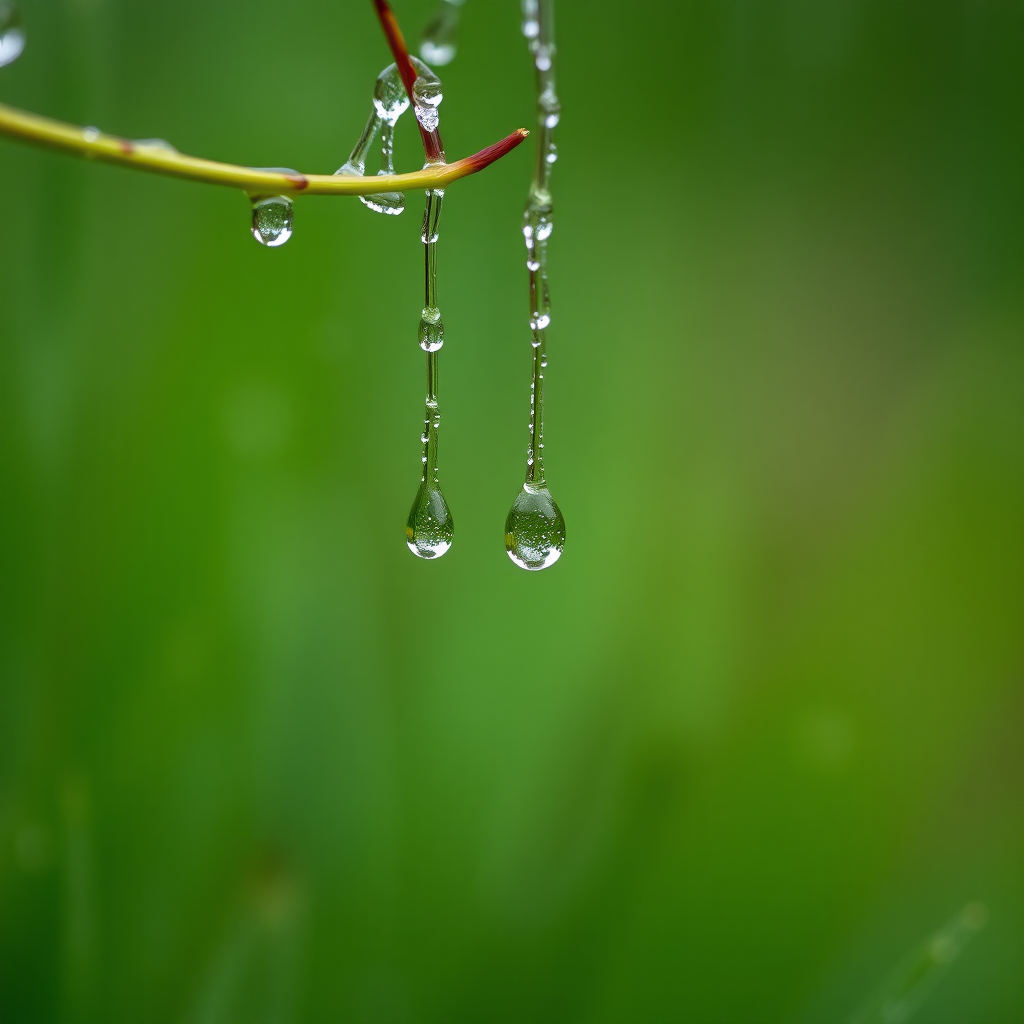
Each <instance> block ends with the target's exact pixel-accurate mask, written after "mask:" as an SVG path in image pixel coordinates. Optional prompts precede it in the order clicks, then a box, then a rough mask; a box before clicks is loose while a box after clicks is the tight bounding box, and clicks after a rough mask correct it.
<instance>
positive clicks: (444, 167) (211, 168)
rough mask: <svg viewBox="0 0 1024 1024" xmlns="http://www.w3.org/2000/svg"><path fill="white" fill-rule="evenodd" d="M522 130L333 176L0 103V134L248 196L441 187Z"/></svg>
mask: <svg viewBox="0 0 1024 1024" xmlns="http://www.w3.org/2000/svg"><path fill="white" fill-rule="evenodd" d="M528 134H529V132H527V131H526V129H525V128H520V129H518V130H517V131H514V132H513V133H512V134H511V135H509V136H508V137H507V138H504V139H502V140H501V141H500V142H496V143H494V144H493V145H491V146H488V147H487V148H486V149H482V150H480V152H479V153H474V154H473V155H472V156H468V157H464V158H463V159H462V160H457V161H455V163H451V164H445V163H442V164H437V165H435V166H429V167H426V168H424V169H423V170H422V171H413V172H412V173H410V174H384V175H376V174H375V175H373V176H372V177H362V178H357V177H349V176H347V175H334V174H282V173H280V172H277V171H266V170H259V169H257V168H253V167H242V166H239V165H237V164H222V163H218V162H217V161H215V160H205V159H203V158H202V157H196V156H186V155H185V154H184V153H177V152H175V151H174V150H172V149H169V148H168V149H164V148H158V147H155V146H142V145H139V144H137V143H135V142H132V141H131V140H130V139H123V138H120V137H119V136H117V135H107V134H105V133H104V132H99V131H97V130H96V129H95V128H79V127H78V126H77V125H72V124H66V123H64V122H63V121H54V120H52V119H50V118H48V117H42V116H40V115H39V114H32V113H29V112H28V111H24V110H18V109H17V108H16V107H9V106H7V105H6V104H2V103H0V135H8V136H10V137H11V138H14V139H21V140H23V141H25V142H31V143H35V144H36V145H40V146H47V147H49V148H51V149H57V150H60V151H62V152H64V153H71V154H74V155H75V156H82V157H86V158H89V159H95V160H100V161H102V162H104V163H109V164H119V165H120V166H122V167H131V168H134V169H135V170H139V171H152V172H153V173H155V174H167V175H170V176H171V177H174V178H186V179H188V180H190V181H200V182H204V183H205V184H207V185H226V186H228V187H229V188H239V189H242V190H243V191H245V192H248V193H250V194H252V195H286V196H297V195H307V196H332V195H333V196H365V195H372V194H373V193H375V192H392V191H393V192H410V191H416V190H422V189H432V188H444V187H445V186H446V185H449V184H450V183H451V182H453V181H457V180H458V179H459V178H464V177H466V175H468V174H475V173H476V172H477V171H482V170H483V169H484V168H485V167H486V166H487V165H488V164H492V163H494V161H495V160H498V159H500V158H501V157H503V156H504V155H505V154H506V153H508V152H509V151H510V150H512V149H515V147H516V146H518V145H519V143H520V142H522V141H523V139H525V138H526V136H527V135H528Z"/></svg>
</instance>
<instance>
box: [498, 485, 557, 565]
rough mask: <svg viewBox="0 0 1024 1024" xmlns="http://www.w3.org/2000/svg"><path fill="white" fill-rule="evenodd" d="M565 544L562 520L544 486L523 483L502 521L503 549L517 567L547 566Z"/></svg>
mask: <svg viewBox="0 0 1024 1024" xmlns="http://www.w3.org/2000/svg"><path fill="white" fill-rule="evenodd" d="M564 547H565V520H564V519H563V518H562V513H561V511H560V510H559V508H558V505H557V504H556V503H555V499H554V498H552V497H551V492H550V491H549V490H548V489H547V488H546V487H544V486H539V487H538V486H536V485H534V484H531V483H526V484H523V489H522V490H521V491H520V492H519V496H518V497H517V498H516V500H515V501H514V502H513V503H512V508H511V509H509V513H508V518H507V519H506V520H505V550H506V551H507V552H508V557H509V558H511V559H512V561H513V562H515V564H516V565H518V566H519V568H520V569H530V570H534V571H535V570H538V569H547V568H548V566H551V565H554V564H555V562H557V561H558V559H559V557H560V556H561V554H562V549H563V548H564Z"/></svg>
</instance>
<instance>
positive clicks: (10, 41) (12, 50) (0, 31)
mask: <svg viewBox="0 0 1024 1024" xmlns="http://www.w3.org/2000/svg"><path fill="white" fill-rule="evenodd" d="M24 49H25V33H24V32H23V31H22V29H21V13H20V12H19V10H18V5H17V4H15V3H12V2H10V0H0V68H2V67H3V66H4V65H5V64H10V63H11V62H12V61H15V60H17V59H18V58H19V57H20V56H21V51H22V50H24Z"/></svg>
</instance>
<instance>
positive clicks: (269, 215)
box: [252, 196, 294, 248]
mask: <svg viewBox="0 0 1024 1024" xmlns="http://www.w3.org/2000/svg"><path fill="white" fill-rule="evenodd" d="M293 220H294V211H293V207H292V201H291V200H290V199H289V198H288V197H287V196H265V197H263V198H260V197H258V196H257V197H255V198H253V199H252V237H253V238H255V239H256V241H257V242H259V243H260V245H267V246H270V247H271V248H274V247H276V246H278V245H284V243H285V242H287V241H288V239H289V238H291V237H292V225H293Z"/></svg>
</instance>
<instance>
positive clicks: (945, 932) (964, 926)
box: [850, 903, 988, 1024]
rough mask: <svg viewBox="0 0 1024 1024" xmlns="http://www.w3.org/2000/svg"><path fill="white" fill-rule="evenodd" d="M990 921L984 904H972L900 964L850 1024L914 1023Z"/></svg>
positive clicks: (855, 1014) (851, 1018) (858, 1011)
mask: <svg viewBox="0 0 1024 1024" xmlns="http://www.w3.org/2000/svg"><path fill="white" fill-rule="evenodd" d="M987 921H988V909H987V908H986V907H985V905H984V904H982V903H968V904H967V906H965V907H964V908H963V910H961V911H960V913H958V914H957V915H956V916H955V917H954V918H953V919H952V920H951V921H949V922H948V923H947V924H946V925H945V926H944V927H943V928H941V929H940V930H939V931H937V932H936V933H935V934H934V935H931V936H929V937H928V938H927V939H926V940H925V941H924V942H923V943H922V944H921V945H920V946H918V947H917V948H916V949H914V950H913V952H911V953H910V954H909V955H908V956H907V957H906V959H905V960H903V961H902V962H901V963H900V965H899V966H898V967H897V968H896V969H895V970H894V971H893V972H892V974H890V975H889V976H888V978H886V980H885V981H884V982H883V983H882V984H881V985H880V986H879V987H878V988H877V989H876V990H875V991H874V992H873V993H872V994H871V995H870V996H869V997H868V998H867V999H866V1000H865V1001H864V1003H862V1004H861V1006H860V1008H859V1009H858V1010H857V1012H856V1013H854V1014H853V1016H852V1017H850V1024H904V1022H906V1021H908V1020H910V1018H911V1017H912V1016H913V1014H914V1012H915V1011H916V1010H917V1009H918V1007H919V1006H920V1005H921V1003H923V1002H924V1000H925V999H926V998H927V997H928V994H929V993H930V992H931V991H932V989H933V988H934V987H935V985H936V983H937V982H938V980H939V979H940V978H941V977H942V975H943V974H945V972H946V970H947V969H948V968H949V965H950V964H952V963H953V961H954V960H956V958H957V957H958V956H959V955H960V952H961V951H962V950H963V948H964V946H965V945H966V944H967V941H968V940H969V939H970V938H971V936H972V935H974V933H975V932H978V931H980V930H981V929H982V928H984V927H985V923H986V922H987Z"/></svg>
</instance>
